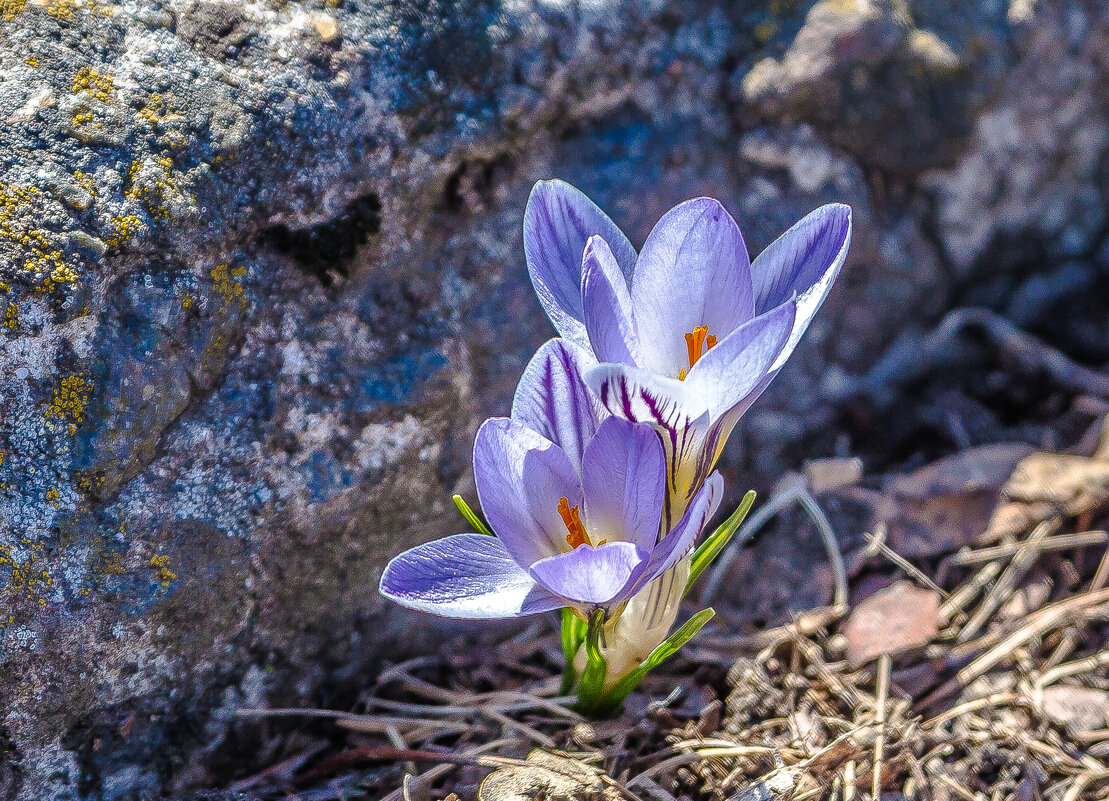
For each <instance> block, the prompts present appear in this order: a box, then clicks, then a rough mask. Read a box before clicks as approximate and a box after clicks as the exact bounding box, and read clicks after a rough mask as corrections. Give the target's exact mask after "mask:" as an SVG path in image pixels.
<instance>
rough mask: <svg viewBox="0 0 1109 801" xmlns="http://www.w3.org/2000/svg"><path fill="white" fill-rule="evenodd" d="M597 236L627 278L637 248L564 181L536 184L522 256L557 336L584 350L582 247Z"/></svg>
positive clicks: (526, 219) (586, 339)
mask: <svg viewBox="0 0 1109 801" xmlns="http://www.w3.org/2000/svg"><path fill="white" fill-rule="evenodd" d="M595 234H596V235H599V236H601V237H603V238H604V240H605V242H607V243H608V246H609V247H610V248H611V250H612V253H613V256H614V258H615V259H616V262H617V264H619V265H620V269H621V270H622V271H623V272H624V275H625V277H627V278H630V277H631V274H632V270H634V269H635V248H633V247H632V245H631V242H629V241H628V238H627V237H626V236H624V233H623V232H622V231H621V230H620V229H619V228H618V227H617V226H616V224H615V223H614V222H612V220H610V219H609V218H608V216H607V215H606V214H605V213H604V212H603V211H601V210H600V209H599V208H598V207H597V205H596V204H595V203H594V202H593V201H592V200H590V199H589V198H587V197H586V196H585V195H584V194H583V193H582V192H580V191H579V190H577V189H575V188H574V187H572V186H570V184H568V183H565V182H564V181H557V180H556V181H539V182H538V183H536V184H535V187H534V188H533V189H532V190H531V197H529V198H528V205H527V209H526V210H525V211H524V256H525V258H526V259H527V263H528V273H529V275H530V276H531V283H532V285H533V286H534V287H535V293H536V294H537V295H538V296H539V303H540V304H541V305H542V306H543V310H544V311H545V312H546V313H547V316H548V317H550V319H551V323H553V324H554V327H555V329H556V330H557V331H558V333H559V334H560V335H562V336H563V337H565V338H566V339H569V340H571V341H573V342H575V343H577V344H578V345H581V346H582V347H589V337H588V335H587V334H586V331H585V323H584V321H583V319H582V314H583V310H582V303H581V263H582V254H583V253H584V252H585V243H586V241H587V240H588V239H589V237H591V236H593V235H595Z"/></svg>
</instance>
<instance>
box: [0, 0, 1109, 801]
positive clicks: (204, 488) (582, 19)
mask: <svg viewBox="0 0 1109 801" xmlns="http://www.w3.org/2000/svg"><path fill="white" fill-rule="evenodd" d="M985 5H990V6H991V9H993V6H997V8H996V9H993V10H986V11H983V10H981V9H980V7H981V8H985V6H984V5H983V4H979V3H970V2H967V3H956V4H954V5H952V4H950V3H931V2H926V0H919V1H915V0H914V1H911V2H906V3H894V4H886V3H871V2H866V1H865V0H849V1H848V2H842V1H841V0H821V2H818V3H813V2H808V1H806V0H799V1H798V2H784V3H783V2H774V3H769V2H768V3H765V4H761V3H754V4H729V3H712V2H708V0H704V2H701V1H700V0H681V1H680V2H674V3H669V4H666V3H632V2H618V0H604V1H602V2H591V3H587V4H582V5H581V6H580V7H579V6H578V5H577V4H563V3H560V2H536V3H535V4H531V3H525V2H509V1H508V0H503V2H495V1H494V0H465V1H464V2H454V3H427V2H423V1H422V0H419V1H417V0H401V2H388V3H387V2H377V1H376V0H367V1H366V2H359V3H354V2H350V0H281V1H280V2H279V1H278V0H273V2H256V3H249V4H243V3H236V2H216V1H215V0H125V1H124V2H114V0H0V120H2V121H4V123H5V124H4V125H2V126H0V694H2V697H3V699H4V704H3V708H2V710H0V799H9V798H10V799H28V800H30V799H34V800H35V801H47V800H48V799H59V800H60V799H77V798H105V799H108V798H111V799H130V798H152V797H158V796H159V795H162V796H167V797H181V796H183V795H186V794H187V793H189V792H190V791H192V790H194V789H196V788H199V787H204V786H212V785H214V784H219V783H221V782H223V781H225V780H227V779H229V778H231V777H233V776H235V775H238V774H241V773H242V772H245V771H249V770H250V769H251V768H252V766H253V765H255V764H256V763H257V762H259V761H264V760H265V759H266V757H267V752H266V747H267V746H266V741H265V738H264V736H263V735H264V734H265V732H266V731H267V729H266V728H265V725H263V724H261V723H259V722H257V721H249V720H244V719H240V718H237V717H236V716H235V712H236V710H238V709H239V708H242V707H246V706H255V705H261V704H266V703H273V704H282V705H288V704H301V703H315V702H318V701H319V700H320V698H321V696H322V697H323V698H324V699H326V698H327V697H332V694H341V693H342V692H344V690H343V688H345V687H351V686H357V684H358V682H359V680H360V679H359V677H360V674H361V673H362V672H364V671H366V670H368V669H369V667H370V666H372V665H373V664H374V663H375V661H376V660H379V659H380V658H382V657H383V656H385V655H387V654H386V653H384V652H383V650H382V649H383V648H384V647H386V645H387V644H389V643H396V642H397V641H398V635H399V634H400V633H401V632H402V631H403V633H404V635H405V636H404V640H405V642H406V643H407V645H408V646H409V647H412V646H414V645H416V643H417V641H418V638H419V636H420V632H421V629H420V628H418V627H414V624H415V623H416V622H417V619H416V618H414V617H412V616H405V615H404V614H403V613H397V612H393V613H392V614H383V610H382V605H381V603H380V601H379V600H378V599H377V597H376V592H375V586H376V579H377V576H378V573H379V571H380V568H381V566H382V565H383V564H384V561H385V559H386V558H387V557H388V556H389V555H391V554H392V553H393V552H395V551H396V550H397V549H399V548H400V547H401V546H402V545H404V544H410V543H412V542H414V541H415V540H416V539H417V538H429V537H432V536H437V535H440V534H443V533H446V532H447V531H448V530H449V529H451V528H452V527H455V526H456V525H457V524H458V523H457V521H456V520H455V519H454V517H453V515H452V514H451V512H452V510H451V509H450V508H449V507H450V504H449V494H450V492H452V491H455V490H461V491H464V492H465V491H466V490H467V489H468V486H469V485H468V483H467V482H468V481H469V478H468V469H467V465H468V461H469V448H470V443H471V437H472V433H473V430H474V427H475V425H476V423H477V422H478V420H479V419H480V418H481V417H482V416H484V415H488V414H493V413H503V412H504V411H505V410H506V409H507V402H508V398H509V397H510V394H511V391H512V388H513V386H514V383H515V380H516V377H517V376H518V374H519V372H520V370H521V368H522V366H523V364H524V362H525V360H526V359H527V357H528V356H529V355H530V352H531V351H532V350H533V349H534V347H535V346H536V345H538V344H539V343H540V342H542V341H543V339H545V338H546V337H547V336H549V335H550V334H551V331H550V329H549V327H548V326H547V324H546V323H545V321H544V320H543V319H542V316H541V314H540V313H539V309H538V305H537V304H536V303H535V302H534V300H533V298H532V296H531V291H530V287H529V286H528V285H527V282H526V274H525V270H524V266H523V260H522V250H521V247H520V234H519V227H520V219H521V214H522V209H523V204H524V201H525V199H526V196H527V191H528V188H529V186H530V184H531V182H532V181H534V180H536V179H538V178H542V177H549V176H552V175H556V176H560V177H564V178H567V179H568V180H571V181H573V182H575V183H577V184H578V185H580V186H581V187H582V188H583V189H585V190H586V191H587V192H589V193H591V194H592V195H594V196H595V197H596V198H597V200H598V201H599V202H600V203H601V204H602V205H603V206H605V207H606V208H607V209H608V210H609V211H610V212H611V214H612V216H614V217H615V218H616V219H617V221H618V222H619V223H620V224H621V225H622V226H623V227H624V228H625V230H628V231H629V232H630V233H631V234H632V235H633V239H636V240H638V241H639V242H641V241H642V239H643V237H644V236H645V234H646V232H647V231H648V230H649V228H650V226H651V225H652V224H653V223H654V221H655V220H656V219H657V218H658V216H659V215H660V214H661V213H662V212H664V211H665V210H666V209H667V208H668V207H669V206H670V205H672V204H673V203H676V202H678V201H680V200H683V199H685V198H687V197H691V196H694V195H698V194H710V195H715V196H718V197H720V198H721V200H723V201H724V203H725V204H726V205H727V206H728V207H729V208H730V209H732V210H733V211H734V212H735V214H736V215H737V217H738V218H739V219H740V222H741V225H742V226H743V228H744V231H745V233H746V235H747V236H748V242H749V245H750V246H751V249H752V250H758V249H760V248H761V247H763V246H765V245H766V244H768V243H769V242H770V241H771V239H772V238H773V237H774V236H776V235H777V234H778V233H780V232H781V231H782V230H783V229H784V228H786V227H787V226H788V225H789V224H791V223H792V222H793V221H794V220H796V219H797V218H798V217H800V216H801V215H802V214H803V213H805V212H807V211H809V210H810V209H811V208H813V207H815V206H816V205H818V204H820V203H822V202H826V201H830V200H843V201H846V202H849V203H851V204H852V205H853V207H854V209H855V221H856V229H855V230H856V238H855V243H854V245H853V249H852V256H851V260H850V263H849V266H848V269H847V272H846V274H845V275H844V277H843V279H842V280H841V282H840V285H839V287H838V288H837V289H836V291H835V293H833V297H832V299H831V301H830V302H829V304H828V306H827V310H826V312H825V313H823V314H822V315H821V316H820V317H819V318H818V320H817V322H816V323H814V325H813V326H812V328H811V329H810V332H809V335H808V337H807V340H806V344H805V346H804V348H803V349H802V351H800V352H799V353H798V354H797V356H796V357H795V359H794V360H793V362H791V365H790V367H789V368H788V369H787V370H786V371H785V373H784V374H783V375H782V376H781V377H780V378H779V379H778V381H777V382H776V384H775V386H774V387H773V388H772V390H771V391H770V392H769V393H768V394H767V396H766V398H765V399H764V400H763V401H761V402H760V406H759V408H758V409H757V410H756V411H755V412H753V413H752V414H751V415H750V416H749V418H748V419H747V421H746V423H745V425H744V426H742V427H741V430H740V431H739V432H737V435H736V436H735V437H734V438H733V442H732V443H731V444H730V445H729V449H728V452H727V453H728V463H729V466H730V467H729V469H730V471H731V475H732V476H733V477H737V478H738V477H740V476H742V478H743V479H744V480H742V481H736V482H733V485H732V489H733V490H735V491H738V490H739V489H741V488H743V487H744V484H745V482H746V481H755V482H758V483H760V484H761V485H765V484H767V483H769V482H770V481H771V480H773V478H774V477H775V475H776V473H777V472H778V471H780V470H782V469H783V468H785V467H787V466H789V465H791V464H793V463H795V462H796V461H797V459H799V458H800V457H801V456H803V455H807V454H808V452H810V450H811V449H813V448H817V449H828V450H831V449H835V448H840V447H844V443H843V442H837V441H836V439H837V432H839V434H840V435H841V437H848V436H851V437H854V438H855V441H853V442H848V443H847V445H850V446H851V447H852V449H853V450H855V451H858V452H862V453H866V452H867V449H868V448H873V447H874V441H875V439H882V438H883V437H885V436H887V435H888V432H887V431H886V429H885V427H884V425H882V424H877V423H875V424H872V423H870V422H867V421H866V420H865V419H863V417H861V416H860V414H861V413H860V407H859V405H858V400H857V398H854V396H853V394H852V392H851V391H850V389H851V387H853V386H855V385H854V384H853V383H852V378H853V376H854V375H856V374H861V373H864V372H865V371H866V370H868V369H869V368H870V367H871V366H872V365H873V364H874V363H875V362H876V361H878V360H879V358H880V357H881V356H882V354H883V352H884V351H885V350H886V348H887V347H889V346H890V343H891V342H892V343H895V344H896V343H897V342H899V341H903V340H898V339H897V336H898V334H900V333H904V332H908V333H907V334H906V336H909V337H911V336H912V335H913V334H915V333H918V332H920V331H922V330H927V329H928V328H930V327H931V326H932V325H934V323H935V321H936V320H937V319H939V317H940V316H941V315H942V314H943V313H944V312H946V311H947V310H949V309H950V308H952V307H953V306H955V305H962V304H963V303H965V302H966V297H965V295H966V293H967V292H971V294H972V296H973V297H974V298H976V299H977V300H976V301H975V302H981V303H988V304H990V305H992V306H994V307H995V308H997V309H998V310H999V311H1003V312H1004V311H1007V310H1008V309H1010V308H1012V309H1013V310H1014V311H1013V312H1012V313H1013V315H1014V319H1016V317H1017V316H1019V318H1020V323H1021V324H1022V325H1025V326H1028V327H1030V328H1033V329H1037V327H1039V329H1042V330H1044V331H1047V332H1049V333H1051V334H1052V336H1053V337H1055V339H1054V340H1053V341H1057V342H1059V343H1061V346H1065V345H1066V343H1068V342H1069V343H1073V342H1076V341H1082V342H1083V343H1088V342H1089V338H1088V337H1085V338H1084V337H1083V336H1082V331H1081V330H1078V329H1075V328H1068V325H1070V323H1067V322H1065V321H1060V320H1059V319H1058V315H1056V314H1054V313H1053V309H1054V308H1056V306H1051V305H1046V306H1045V305H1042V304H1041V305H1039V306H1037V305H1036V304H1034V303H1030V302H1029V301H1028V299H1027V298H1028V294H1029V293H1028V292H1027V291H1024V294H1023V295H1022V287H1023V286H1025V285H1026V281H1025V279H1027V280H1028V281H1033V280H1037V278H1038V277H1042V276H1047V275H1056V274H1059V275H1061V276H1063V278H1064V279H1065V280H1062V282H1061V283H1059V282H1057V283H1056V284H1055V286H1062V287H1064V289H1062V290H1060V291H1059V292H1058V293H1057V294H1056V295H1055V296H1053V297H1054V298H1055V301H1054V302H1055V303H1056V304H1058V303H1070V302H1074V301H1075V299H1083V302H1086V303H1089V302H1090V301H1089V300H1088V299H1084V298H1085V296H1086V295H1088V294H1089V293H1088V290H1087V289H1086V287H1087V284H1088V282H1089V281H1101V282H1103V283H1102V285H1103V286H1104V285H1105V282H1106V281H1107V280H1109V279H1106V277H1105V275H1106V260H1107V259H1106V254H1105V253H1103V252H1099V250H1098V248H1099V246H1100V245H1101V238H1102V237H1103V236H1104V231H1105V230H1106V213H1105V208H1106V192H1107V189H1109V187H1107V183H1109V180H1107V175H1106V172H1105V166H1104V165H1105V164H1106V163H1107V161H1106V159H1105V152H1106V150H1107V143H1109V123H1107V120H1106V112H1105V110H1106V108H1109V104H1107V103H1106V98H1105V96H1104V92H1105V86H1106V85H1107V83H1106V81H1105V77H1106V72H1107V71H1109V65H1107V64H1106V62H1105V59H1104V57H1103V54H1104V52H1105V51H1106V47H1105V45H1106V40H1107V36H1109V12H1107V11H1106V9H1105V7H1103V6H1102V4H1099V3H1092V2H1083V1H1082V0H1040V2H1037V3H1034V4H1030V3H1027V2H1019V3H1018V2H1016V0H1014V2H1012V3H1011V4H1010V5H1009V8H1008V9H1006V8H1004V6H1005V4H1004V3H1000V4H992V5H991V4H985ZM740 7H741V8H740ZM906 14H908V17H907V18H906V17H905V15H906ZM1000 43H1004V44H1005V46H1004V47H1001V46H1000ZM1013 76H1023V77H1019V78H1014V77H1013ZM1014 242H1024V243H1028V244H1029V247H1032V248H1033V249H1032V250H1029V249H1028V248H1024V249H1022V250H1021V251H1020V253H1021V254H1023V255H1022V256H1021V257H1019V258H1018V256H1016V255H1014V253H1015V252H1016V251H1014V249H1013V246H1012V245H1013V243H1014ZM1030 253H1032V254H1035V258H1033V257H1031V256H1029V255H1028V254H1030ZM998 259H1001V261H1000V262H999V261H998ZM1022 259H1023V260H1022ZM1017 268H1019V269H1017ZM1006 269H1007V270H1008V272H1006ZM1067 287H1069V289H1067ZM975 293H976V294H975ZM1033 294H1035V293H1033ZM1036 296H1037V297H1039V295H1036ZM1022 297H1023V298H1024V300H1022ZM1103 317H1105V313H1102V318H1103ZM1084 319H1085V320H1086V321H1087V322H1085V323H1075V325H1079V324H1082V325H1088V324H1089V323H1088V321H1089V320H1091V319H1093V320H1097V319H1101V318H1098V317H1096V315H1094V316H1093V317H1091V316H1090V315H1087V316H1086V317H1085V318H1084ZM1105 323H1106V324H1109V320H1105ZM1083 347H1085V348H1086V350H1084V351H1083V352H1082V353H1080V354H1078V355H1079V356H1080V357H1081V358H1084V359H1086V360H1088V361H1092V362H1098V360H1100V361H1105V360H1107V359H1109V343H1107V344H1106V346H1105V347H1104V348H1102V349H1101V350H1098V349H1097V347H1096V346H1090V345H1088V344H1084V345H1083ZM1098 363H1100V362H1098ZM973 412H974V414H975V415H977V417H974V420H976V421H978V422H977V423H976V426H977V427H973V428H971V429H970V430H971V431H972V433H973V434H974V436H975V437H981V438H982V439H983V440H988V438H989V436H991V433H990V432H996V431H997V430H998V427H999V426H1000V425H1001V423H1000V422H999V420H1000V419H1001V417H1002V416H1003V415H1002V412H1001V411H999V410H994V409H991V408H989V402H988V400H986V401H982V403H981V404H980V407H975V408H974V409H973ZM836 421H840V422H842V423H844V424H843V425H840V426H836V425H831V424H832V423H834V422H836ZM918 424H921V425H923V424H931V423H928V422H927V421H926V423H918ZM964 433H965V432H964ZM893 458H896V457H893ZM422 623H423V625H424V628H423V629H422V631H423V632H424V633H427V632H428V631H430V627H431V626H433V625H437V624H436V623H432V622H429V621H422ZM267 725H268V724H267Z"/></svg>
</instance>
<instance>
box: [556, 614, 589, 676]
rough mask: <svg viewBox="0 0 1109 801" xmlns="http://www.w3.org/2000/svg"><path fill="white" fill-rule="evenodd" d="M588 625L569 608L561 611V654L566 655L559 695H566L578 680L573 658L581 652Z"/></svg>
mask: <svg viewBox="0 0 1109 801" xmlns="http://www.w3.org/2000/svg"><path fill="white" fill-rule="evenodd" d="M588 626H589V624H588V623H586V622H585V621H584V620H582V619H581V618H580V617H578V616H577V615H576V614H574V610H572V609H570V608H569V607H563V609H562V653H564V654H565V655H566V667H565V668H564V669H563V671H562V686H561V687H560V689H559V695H566V694H568V693H569V692H570V691H571V690H573V689H574V682H576V681H577V680H578V672H577V670H575V669H574V657H575V656H577V655H578V651H579V650H581V644H582V643H583V642H585V633H586V630H587V628H588Z"/></svg>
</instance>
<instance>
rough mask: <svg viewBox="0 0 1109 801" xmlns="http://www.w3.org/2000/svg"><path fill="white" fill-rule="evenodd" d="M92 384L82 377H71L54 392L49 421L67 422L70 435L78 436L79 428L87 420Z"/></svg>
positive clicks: (47, 414) (48, 411) (48, 414)
mask: <svg viewBox="0 0 1109 801" xmlns="http://www.w3.org/2000/svg"><path fill="white" fill-rule="evenodd" d="M91 391H92V382H90V381H89V380H88V379H87V378H85V377H84V376H81V375H70V376H66V377H65V378H63V379H62V383H61V384H60V385H59V386H58V387H57V388H56V389H55V390H54V400H53V401H52V402H51V404H50V408H48V409H47V410H46V415H45V417H46V419H47V420H67V421H68V422H69V433H70V434H76V433H77V426H78V425H79V424H80V423H81V421H82V420H84V419H85V408H86V407H87V406H88V404H89V393H90V392H91Z"/></svg>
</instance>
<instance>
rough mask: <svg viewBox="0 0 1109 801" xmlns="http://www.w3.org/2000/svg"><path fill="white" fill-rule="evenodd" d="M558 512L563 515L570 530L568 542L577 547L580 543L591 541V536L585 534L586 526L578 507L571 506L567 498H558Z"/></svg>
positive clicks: (567, 536)
mask: <svg viewBox="0 0 1109 801" xmlns="http://www.w3.org/2000/svg"><path fill="white" fill-rule="evenodd" d="M558 514H559V515H560V516H561V517H562V522H563V523H565V524H566V530H567V531H568V532H570V533H569V534H567V535H566V544H567V545H569V546H570V547H571V548H577V547H578V546H579V545H585V544H586V543H587V542H589V537H587V536H586V534H585V526H583V525H582V523H581V517H580V516H579V515H578V507H577V506H571V505H570V502H569V501H568V500H566V498H559V499H558Z"/></svg>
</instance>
